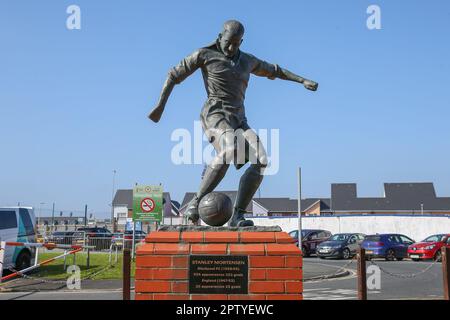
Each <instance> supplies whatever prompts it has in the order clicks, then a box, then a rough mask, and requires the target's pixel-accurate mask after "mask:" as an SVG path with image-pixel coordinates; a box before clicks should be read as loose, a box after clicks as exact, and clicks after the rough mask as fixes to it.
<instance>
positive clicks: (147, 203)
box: [141, 198, 155, 212]
mask: <svg viewBox="0 0 450 320" xmlns="http://www.w3.org/2000/svg"><path fill="white" fill-rule="evenodd" d="M141 209H142V211H143V212H152V211H153V210H154V209H155V201H153V199H152V198H145V199H142V201H141Z"/></svg>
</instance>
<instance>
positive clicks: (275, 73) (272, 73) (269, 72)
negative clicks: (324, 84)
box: [252, 57, 319, 91]
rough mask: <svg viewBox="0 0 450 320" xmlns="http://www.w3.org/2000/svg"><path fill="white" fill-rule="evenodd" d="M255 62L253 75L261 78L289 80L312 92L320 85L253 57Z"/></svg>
mask: <svg viewBox="0 0 450 320" xmlns="http://www.w3.org/2000/svg"><path fill="white" fill-rule="evenodd" d="M253 59H254V60H253V61H254V68H253V70H252V73H253V74H255V75H257V76H260V77H267V78H269V79H272V80H273V79H276V78H278V79H283V80H289V81H294V82H298V83H301V84H303V85H304V86H305V88H306V89H308V90H311V91H316V90H317V87H318V86H319V84H318V83H317V82H315V81H312V80H308V79H306V78H303V77H300V76H299V75H296V74H295V73H293V72H291V71H289V70H286V69H283V68H281V67H280V66H279V65H277V64H271V63H268V62H266V61H264V60H260V59H257V58H255V57H253Z"/></svg>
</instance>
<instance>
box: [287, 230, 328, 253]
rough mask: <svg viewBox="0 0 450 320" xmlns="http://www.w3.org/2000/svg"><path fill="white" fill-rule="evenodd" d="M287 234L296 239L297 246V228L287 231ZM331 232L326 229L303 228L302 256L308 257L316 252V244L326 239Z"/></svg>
mask: <svg viewBox="0 0 450 320" xmlns="http://www.w3.org/2000/svg"><path fill="white" fill-rule="evenodd" d="M289 235H290V236H291V237H292V238H294V239H295V240H296V245H297V246H298V230H294V231H291V232H289ZM329 237H331V232H330V231H327V230H317V229H304V230H302V252H303V256H304V257H309V256H310V255H311V254H315V253H316V248H317V246H318V245H319V244H320V243H322V242H324V241H325V240H328V238H329Z"/></svg>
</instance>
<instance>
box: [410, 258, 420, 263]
mask: <svg viewBox="0 0 450 320" xmlns="http://www.w3.org/2000/svg"><path fill="white" fill-rule="evenodd" d="M411 260H412V261H415V262H418V261H420V259H411Z"/></svg>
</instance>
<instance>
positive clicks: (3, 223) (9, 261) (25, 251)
mask: <svg viewBox="0 0 450 320" xmlns="http://www.w3.org/2000/svg"><path fill="white" fill-rule="evenodd" d="M35 225H36V219H35V217H34V211H33V208H28V207H8V208H5V207H4V208H1V207H0V241H7V242H36V230H35ZM34 255H35V249H34V248H29V247H13V246H6V249H5V252H4V261H3V270H5V269H8V268H11V267H12V268H14V269H16V270H22V269H25V268H27V267H29V266H31V262H32V259H33V258H34Z"/></svg>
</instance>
